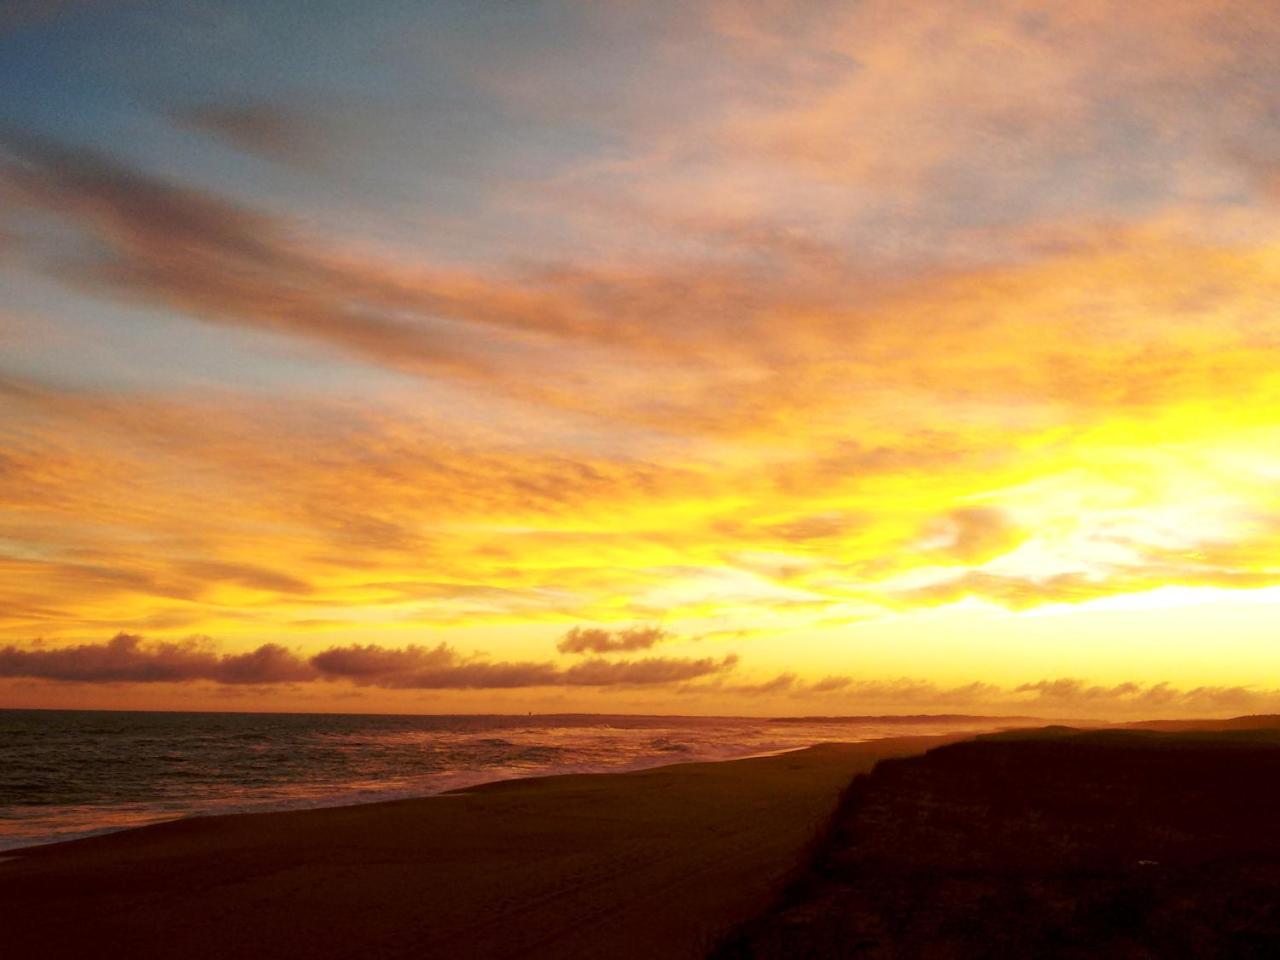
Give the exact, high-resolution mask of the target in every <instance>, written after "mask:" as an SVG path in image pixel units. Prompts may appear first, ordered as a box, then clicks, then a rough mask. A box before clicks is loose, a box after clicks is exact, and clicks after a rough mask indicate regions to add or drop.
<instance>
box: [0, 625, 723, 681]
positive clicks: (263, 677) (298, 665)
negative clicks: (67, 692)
mask: <svg viewBox="0 0 1280 960" xmlns="http://www.w3.org/2000/svg"><path fill="white" fill-rule="evenodd" d="M737 661H738V658H737V656H736V655H735V654H732V653H731V654H727V655H726V656H724V657H722V658H719V659H717V658H714V657H702V658H697V659H692V658H677V657H646V658H643V659H640V660H631V661H626V662H621V663H619V662H610V661H607V660H602V659H599V658H591V659H588V660H584V661H581V662H579V663H576V664H574V665H573V666H571V667H568V668H562V667H559V666H557V665H556V664H554V663H551V662H549V661H491V660H487V659H484V658H483V657H479V656H465V655H463V654H461V653H459V652H458V651H457V650H455V649H454V648H453V647H451V646H449V645H448V644H446V643H439V644H437V645H436V646H434V647H429V646H420V645H417V644H410V645H409V646H407V647H401V648H392V647H383V646H379V645H378V644H372V643H371V644H348V645H345V646H331V647H329V648H327V649H325V650H323V651H321V652H320V653H317V654H314V655H312V656H310V657H304V656H302V655H300V654H298V653H296V652H294V651H291V650H288V649H287V648H285V647H283V646H281V645H280V644H275V643H265V644H262V645H261V646H259V647H258V648H257V649H255V650H253V651H251V652H249V653H242V654H223V653H219V652H218V651H217V649H216V647H215V646H214V644H213V642H212V641H211V640H209V639H208V638H205V637H191V638H188V639H186V640H178V641H168V640H145V639H144V638H143V637H141V636H139V635H137V634H131V633H118V634H116V635H115V636H114V637H112V638H111V639H110V640H108V641H107V642H105V643H83V644H78V645H75V646H68V647H48V646H46V645H45V644H43V643H35V644H33V645H31V646H30V647H28V648H21V647H18V646H16V645H13V644H10V645H8V646H5V647H0V677H7V678H25V679H37V680H52V681H58V682H64V683H188V682H192V681H198V680H207V681H212V682H214V683H218V684H225V685H259V686H267V685H276V684H291V683H311V682H315V681H333V680H346V681H349V682H351V683H353V684H355V685H356V686H371V687H381V688H384V689H396V690H411V689H416V690H500V689H514V688H520V687H551V686H566V687H608V686H625V685H651V684H663V683H675V682H683V681H689V680H694V679H697V678H699V677H705V676H710V675H713V674H718V673H723V672H725V671H728V670H732V669H733V667H734V666H735V665H736V663H737Z"/></svg>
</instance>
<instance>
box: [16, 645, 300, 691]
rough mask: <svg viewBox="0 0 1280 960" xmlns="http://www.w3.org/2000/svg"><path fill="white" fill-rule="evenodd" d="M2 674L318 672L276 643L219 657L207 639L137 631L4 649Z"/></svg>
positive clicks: (218, 678) (283, 679) (255, 676)
mask: <svg viewBox="0 0 1280 960" xmlns="http://www.w3.org/2000/svg"><path fill="white" fill-rule="evenodd" d="M0 676H4V677H32V678H37V679H44V680H60V681H67V682H75V683H185V682H188V681H192V680H212V681H215V682H217V683H227V684H275V683H293V682H298V681H305V680H312V679H315V677H316V672H315V670H314V669H313V668H312V667H310V666H309V665H308V664H307V663H305V662H304V661H302V660H301V659H299V658H298V657H297V656H296V655H294V654H292V653H290V652H289V651H288V650H286V649H285V648H284V647H281V646H279V645H277V644H264V645H263V646H261V647H259V648H258V649H256V650H254V651H252V652H250V653H244V654H230V655H219V654H217V653H215V652H213V651H212V650H211V649H210V643H209V642H208V641H207V640H200V639H189V640H181V641H176V642H173V641H150V642H146V641H144V640H143V638H142V637H140V636H137V635H136V634H128V633H118V634H116V635H115V636H114V637H112V638H111V639H110V640H109V641H107V642H106V643H103V644H80V645H78V646H72V647H61V648H54V649H49V648H45V647H43V646H36V647H33V648H31V649H22V648H19V647H16V646H13V645H10V646H6V647H0Z"/></svg>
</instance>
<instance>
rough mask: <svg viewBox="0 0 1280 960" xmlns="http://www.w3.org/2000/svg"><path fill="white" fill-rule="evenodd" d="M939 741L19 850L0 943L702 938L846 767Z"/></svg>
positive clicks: (126, 945) (202, 951)
mask: <svg viewBox="0 0 1280 960" xmlns="http://www.w3.org/2000/svg"><path fill="white" fill-rule="evenodd" d="M949 739H950V740H954V739H956V738H955V737H952V738H949ZM942 742H948V738H928V737H903V738H895V739H892V740H879V741H871V742H868V743H860V744H847V745H834V744H833V745H826V746H821V747H815V748H812V749H809V750H804V751H799V752H795V753H788V754H783V755H780V756H774V757H761V758H755V759H748V760H737V761H730V762H725V763H702V764H684V765H678V766H672V767H664V768H660V769H656V770H649V771H643V772H638V773H629V774H611V775H592V776H563V777H549V778H545V779H542V780H519V781H509V782H506V783H498V784H492V785H490V786H488V787H482V788H476V789H472V790H469V791H466V792H464V793H459V794H453V795H445V796H442V797H435V798H426V799H420V800H404V801H397V802H392V803H380V804H370V805H366V806H354V807H342V808H335V809H326V810H310V811H295V812H288V813H268V814H252V815H241V816H225V817H208V818H198V819H190V820H181V821H175V822H172V823H166V824H160V825H157V826H154V827H147V828H144V829H140V830H133V831H128V832H125V833H118V834H112V835H109V836H103V837H95V838H91V839H87V840H79V841H74V842H71V843H65V844H59V845H56V846H50V847H35V848H29V849H28V850H25V851H18V852H17V853H18V854H20V855H19V856H17V857H16V858H15V859H12V860H8V861H4V862H0V955H3V956H4V957H13V958H15V960H16V958H40V960H62V958H76V960H85V958H93V960H109V958H117V957H119V958H129V960H157V958H164V960H178V958H180V960H215V958H216V960H228V958H261V960H288V958H307V960H325V958H342V960H359V958H398V957H405V958H408V957H414V958H419V960H422V958H450V960H467V958H498V957H502V958H513V957H521V958H557V960H572V958H611V960H622V958H662V960H679V958H682V957H690V958H692V957H700V956H703V955H705V953H706V950H707V948H708V947H709V945H711V944H712V943H714V942H715V941H716V940H717V938H719V937H721V936H723V935H724V932H725V931H727V930H728V929H730V928H731V927H732V926H733V925H734V924H736V923H739V922H741V921H743V920H745V919H747V918H750V917H752V916H754V915H756V914H758V913H759V912H761V911H762V910H764V909H766V908H767V907H768V905H769V904H770V903H771V902H773V900H774V899H775V898H776V897H777V895H778V893H779V891H780V890H781V888H782V887H783V885H784V884H785V881H786V880H787V879H789V878H790V877H791V876H793V875H794V871H795V868H796V865H797V864H798V863H803V862H804V861H805V857H804V851H805V850H806V848H807V847H808V845H810V844H811V842H812V840H813V838H814V836H815V835H816V833H817V832H818V830H819V828H820V827H821V825H822V824H823V823H825V822H826V821H827V819H828V818H829V817H830V815H831V812H832V811H833V810H834V808H835V806H836V803H837V801H838V799H839V797H840V794H841V792H842V791H843V790H844V789H845V788H846V787H847V785H848V783H849V781H850V779H851V778H852V777H854V775H856V774H858V773H864V772H866V771H868V770H870V769H871V768H872V766H873V765H874V764H875V762H876V761H877V760H878V759H880V758H882V757H888V756H900V755H904V754H911V753H919V752H921V751H923V750H925V749H928V748H929V747H931V746H935V745H937V744H938V743H942Z"/></svg>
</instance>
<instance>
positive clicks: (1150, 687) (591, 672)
mask: <svg viewBox="0 0 1280 960" xmlns="http://www.w3.org/2000/svg"><path fill="white" fill-rule="evenodd" d="M594 632H598V633H601V634H605V635H607V637H608V639H609V642H610V643H614V642H616V641H615V638H617V637H620V636H621V637H625V636H628V635H636V636H646V637H647V636H650V635H653V634H656V635H658V636H661V635H662V631H660V630H657V629H656V628H631V629H624V630H619V631H605V630H598V631H594ZM592 633H593V630H592V629H582V630H577V629H576V628H575V630H571V631H570V632H569V634H567V635H566V636H570V637H578V638H580V637H581V636H583V635H590V634H592ZM655 642H656V639H655ZM564 643H565V641H564V640H561V646H563V645H564ZM582 643H583V641H581V640H580V639H579V640H575V642H574V644H571V645H570V647H569V649H570V651H571V652H582V651H581V650H579V649H578V645H580V644H582ZM582 649H584V650H592V649H593V648H591V647H590V646H583V647H582ZM630 649H635V648H634V647H632V648H625V647H618V646H606V645H602V647H601V650H602V651H603V650H609V651H617V650H630ZM739 662H740V661H739V657H738V656H737V655H736V654H733V653H730V654H727V655H725V656H723V657H721V658H714V657H703V658H696V659H694V658H680V657H643V658H640V659H635V660H620V661H619V660H606V659H604V658H602V657H600V656H592V657H590V658H588V659H584V660H579V661H578V662H576V663H574V664H573V665H571V666H568V667H562V666H559V665H557V664H555V663H553V662H551V661H491V660H488V659H486V658H485V657H483V656H482V655H470V656H468V655H464V654H462V653H459V652H458V651H457V650H455V649H454V648H453V647H451V646H449V645H448V644H445V643H439V644H437V645H435V646H423V645H418V644H410V645H408V646H406V647H399V648H396V647H385V646H381V645H378V644H372V643H371V644H358V643H353V644H345V645H334V646H330V647H328V648H326V649H324V650H322V651H320V652H319V653H316V654H313V655H311V656H304V655H302V654H299V653H297V652H295V651H291V650H289V649H287V648H286V647H283V646H281V645H280V644H275V643H265V644H262V645H261V646H259V647H257V648H256V649H254V650H252V651H249V652H247V653H240V654H225V653H220V652H219V650H218V648H217V646H216V644H215V643H214V642H213V641H212V640H210V639H209V638H207V637H190V638H187V639H184V640H177V641H170V640H147V639H144V638H143V637H141V636H139V635H137V634H130V633H118V634H116V635H115V636H114V637H112V638H111V639H110V640H108V641H105V642H103V643H83V644H76V645H72V646H61V647H55V646H51V645H48V644H46V643H44V642H41V641H35V642H33V643H32V644H30V645H28V646H26V647H19V646H16V645H14V644H10V645H7V646H4V647H0V679H15V680H16V679H24V680H44V681H50V682H55V683H60V684H159V683H177V684H185V683H193V682H197V681H206V682H212V683H215V684H218V685H220V686H224V687H228V688H232V687H277V686H285V685H295V684H310V683H317V682H324V683H332V682H346V683H349V684H351V685H353V686H356V687H371V688H379V689H384V690H404V691H409V690H514V689H527V688H534V687H544V688H546V687H562V688H573V687H577V688H582V687H600V688H604V687H622V686H633V687H642V686H643V687H660V686H671V685H677V686H676V691H677V692H678V693H680V694H682V695H689V694H699V693H701V694H708V693H710V694H716V695H729V696H732V697H735V698H740V699H743V700H755V701H762V700H768V699H769V698H785V699H786V700H788V701H798V700H799V701H803V700H809V699H815V700H819V701H821V702H823V703H825V704H830V703H832V702H833V701H836V702H839V703H840V704H841V705H846V704H848V705H852V704H864V705H868V706H877V707H880V706H883V705H885V704H900V705H902V706H903V707H904V708H905V707H907V706H908V705H910V706H911V709H912V712H921V711H923V712H929V711H936V712H950V711H952V710H954V709H957V708H963V709H968V710H993V711H1010V710H1024V711H1032V712H1033V715H1039V716H1045V717H1054V716H1059V715H1073V716H1096V717H1106V716H1110V715H1116V714H1123V715H1136V714H1143V715H1155V714H1166V713H1168V712H1169V711H1171V710H1177V711H1180V712H1183V713H1185V712H1187V711H1206V712H1218V713H1221V712H1235V713H1246V712H1255V713H1265V712H1280V689H1269V688H1268V689H1263V688H1256V687H1245V686H1225V685H1224V686H1199V687H1190V688H1180V687H1175V686H1173V685H1172V684H1170V683H1167V682H1160V683H1148V684H1143V683H1137V682H1133V681H1127V682H1122V683H1115V684H1110V685H1104V684H1094V683H1090V682H1088V681H1086V680H1083V679H1080V678H1077V677H1059V678H1054V679H1040V680H1036V681H1030V682H1026V683H1021V684H1015V685H1007V686H1000V685H996V684H991V683H985V682H980V681H975V682H972V683H967V684H959V685H954V686H944V685H939V684H936V683H934V682H931V681H927V680H919V679H912V678H906V677H902V678H898V679H895V680H869V679H858V678H855V677H849V676H837V675H830V676H825V677H822V678H820V679H817V680H812V681H810V680H805V679H802V678H801V677H799V676H798V675H796V674H795V673H791V672H784V673H780V674H777V675H775V676H773V677H771V678H767V679H764V680H759V681H753V682H738V681H731V680H730V679H729V678H728V675H729V674H730V673H731V672H732V671H734V670H735V669H736V668H737V667H738V665H739Z"/></svg>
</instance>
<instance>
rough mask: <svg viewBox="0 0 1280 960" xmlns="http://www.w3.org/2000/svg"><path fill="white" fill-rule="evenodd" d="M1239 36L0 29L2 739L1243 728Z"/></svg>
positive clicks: (631, 20)
mask: <svg viewBox="0 0 1280 960" xmlns="http://www.w3.org/2000/svg"><path fill="white" fill-rule="evenodd" d="M1278 50H1280V7H1277V5H1276V4H1275V3H1274V2H1271V0H1218V2H1205V0H1169V2H1166V3H1161V4H1147V3H1132V2H1126V0H1079V2H1072V3H1070V4H1062V3H1044V2H1018V0H1007V2H1006V0H989V2H976V0H972V2H970V0H938V2H930V3H911V4H903V3H899V2H896V0H884V2H881V0H859V2H830V3H826V2H822V0H813V2H805V3H786V2H779V0H759V2H742V3H737V2H722V0H708V2H697V0H694V2H688V0H684V2H675V0H670V2H668V0H650V2H645V3H622V2H586V0H582V2H572V0H566V2H540V0H529V2H520V3H475V2H473V0H466V2H452V0H439V2H433V3H408V2H404V3H399V2H389V0H377V2H370V3H365V4H359V5H352V4H348V3H326V2H312V3H307V4H302V3H297V2H294V3H284V2H279V0H255V2H252V3H249V2H226V3H221V2H219V3H193V2H186V0H182V2H179V0H172V2H148V0H135V2H131V0H79V2H77V0H61V2H58V0H18V2H17V3H9V4H6V5H5V6H4V7H3V11H0V91H3V92H2V93H0V290H3V296H2V297H0V705H7V706H15V707H35V706H42V707H94V708H136V709H176V708H185V709H214V710H316V711H325V710H342V711H359V712H365V711H368V712H423V713H451V712H497V713H503V712H523V711H537V712H564V711H573V712H628V713H637V712H638V713H675V714H733V715H765V714H774V715H776V714H786V715H797V714H800V715H818V714H821V715H836V714H845V715H847V714H876V713H939V712H963V713H992V714H1034V715H1038V716H1054V717H1098V718H1117V719H1119V718H1131V717H1139V716H1142V717H1146V716H1150V717H1157V716H1174V715H1179V716H1192V715H1194V716H1222V715H1233V714H1243V713H1250V712H1266V711H1280V56H1278V55H1277V52H1276V51H1278Z"/></svg>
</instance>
